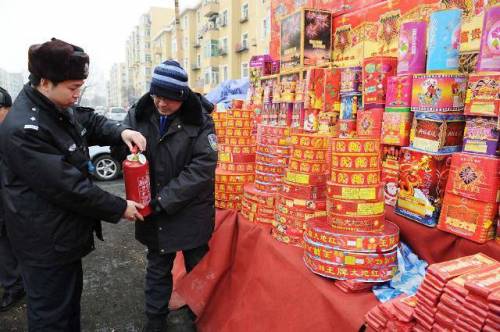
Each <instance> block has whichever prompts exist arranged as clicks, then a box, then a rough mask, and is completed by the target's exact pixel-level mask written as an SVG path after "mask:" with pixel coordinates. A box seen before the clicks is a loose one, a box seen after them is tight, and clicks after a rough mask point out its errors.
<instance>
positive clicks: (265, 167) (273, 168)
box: [255, 162, 286, 176]
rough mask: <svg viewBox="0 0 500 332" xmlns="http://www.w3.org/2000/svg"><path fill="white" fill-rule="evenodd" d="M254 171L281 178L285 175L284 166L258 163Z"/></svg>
mask: <svg viewBox="0 0 500 332" xmlns="http://www.w3.org/2000/svg"><path fill="white" fill-rule="evenodd" d="M255 170H256V171H258V172H262V173H267V174H274V175H280V176H283V174H285V170H286V166H285V165H274V164H264V163H262V162H259V163H257V164H256V165H255Z"/></svg>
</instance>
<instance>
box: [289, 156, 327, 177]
mask: <svg viewBox="0 0 500 332" xmlns="http://www.w3.org/2000/svg"><path fill="white" fill-rule="evenodd" d="M288 169H289V170H290V171H293V172H303V173H308V174H325V173H327V172H328V165H327V164H326V161H323V162H321V161H306V160H303V159H295V158H292V159H290V162H289V163H288Z"/></svg>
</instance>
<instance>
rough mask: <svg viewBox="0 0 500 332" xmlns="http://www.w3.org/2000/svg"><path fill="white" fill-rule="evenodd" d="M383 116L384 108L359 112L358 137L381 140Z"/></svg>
mask: <svg viewBox="0 0 500 332" xmlns="http://www.w3.org/2000/svg"><path fill="white" fill-rule="evenodd" d="M383 115H384V109H383V108H370V109H365V110H363V111H360V112H358V114H357V116H356V131H357V133H358V136H359V137H370V138H380V135H381V133H382V118H383Z"/></svg>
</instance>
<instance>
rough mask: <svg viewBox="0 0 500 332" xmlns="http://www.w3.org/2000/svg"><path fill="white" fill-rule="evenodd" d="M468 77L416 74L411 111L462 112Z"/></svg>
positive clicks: (414, 76)
mask: <svg viewBox="0 0 500 332" xmlns="http://www.w3.org/2000/svg"><path fill="white" fill-rule="evenodd" d="M466 91H467V77H466V76H465V75H461V74H414V75H413V84H412V99H411V109H412V111H417V112H461V111H463V109H464V105H465V95H466Z"/></svg>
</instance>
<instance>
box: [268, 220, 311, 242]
mask: <svg viewBox="0 0 500 332" xmlns="http://www.w3.org/2000/svg"><path fill="white" fill-rule="evenodd" d="M302 233H303V232H301V231H300V230H297V229H294V228H288V227H287V226H286V225H282V224H280V223H278V222H276V221H275V222H273V229H272V230H271V236H272V237H273V239H275V240H277V241H279V242H282V243H286V244H289V245H293V246H297V247H302V245H303V243H304V240H303V238H302Z"/></svg>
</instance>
